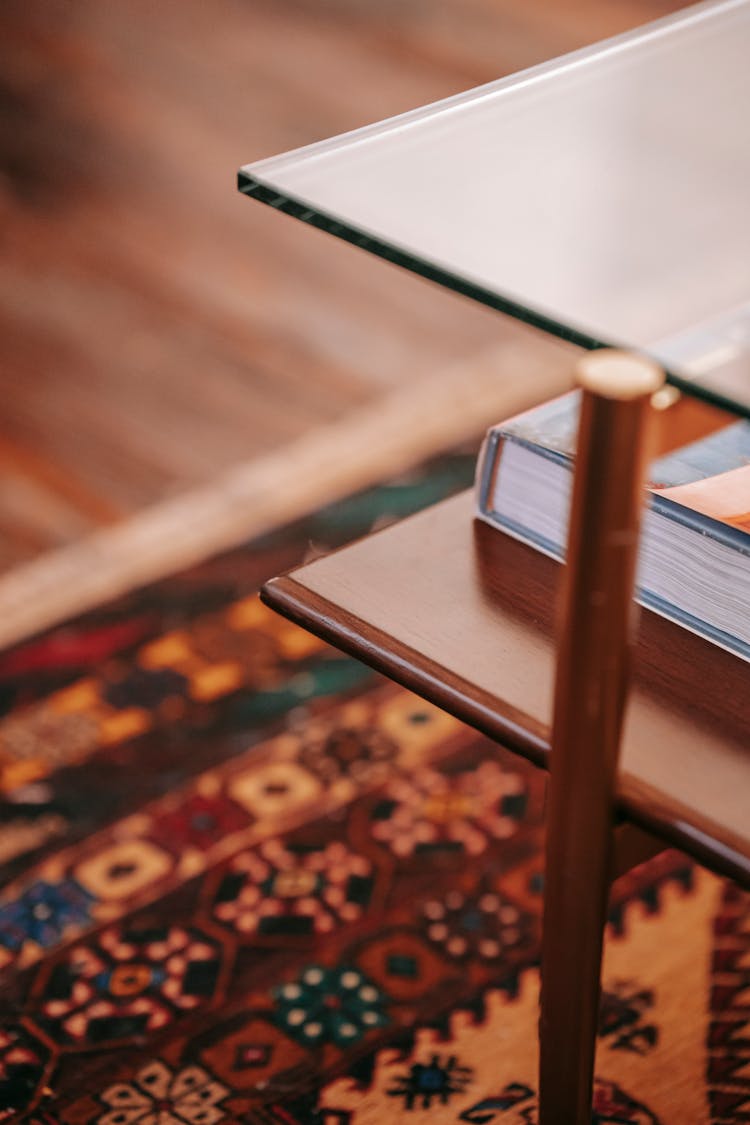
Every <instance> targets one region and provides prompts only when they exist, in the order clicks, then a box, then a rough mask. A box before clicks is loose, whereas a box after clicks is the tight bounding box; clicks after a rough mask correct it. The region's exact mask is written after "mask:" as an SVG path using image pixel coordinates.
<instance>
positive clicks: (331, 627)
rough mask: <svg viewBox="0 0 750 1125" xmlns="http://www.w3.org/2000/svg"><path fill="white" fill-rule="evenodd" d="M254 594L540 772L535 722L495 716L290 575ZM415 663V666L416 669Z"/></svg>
mask: <svg viewBox="0 0 750 1125" xmlns="http://www.w3.org/2000/svg"><path fill="white" fill-rule="evenodd" d="M260 596H261V600H262V601H263V602H264V603H265V604H266V605H267V606H269V607H270V608H271V609H273V610H276V612H277V613H280V614H282V615H283V616H284V617H287V618H289V620H290V621H293V622H294V623H295V624H296V625H300V626H301V627H302V628H303V629H307V630H308V631H309V632H311V633H314V634H315V635H316V636H318V637H320V638H321V639H322V640H324V641H327V642H328V643H329V644H332V645H334V646H335V647H336V648H340V649H341V650H342V651H343V652H346V653H348V654H349V655H350V656H354V657H356V659H357V660H362V661H363V662H364V663H365V664H368V665H369V666H370V667H371V668H374V669H375V671H376V672H382V673H383V674H384V675H386V676H388V677H390V678H391V679H393V680H395V681H396V682H397V683H399V684H401V686H402V687H405V688H408V689H409V690H410V691H414V692H416V693H417V694H419V695H422V696H425V697H426V698H428V699H429V700H430V701H431V702H434V703H435V704H436V705H437V706H438V707H442V708H443V710H444V711H448V712H449V713H450V714H451V715H455V716H456V718H458V719H460V720H461V721H462V722H464V723H467V724H468V725H469V726H471V727H474V728H475V730H478V731H480V732H481V733H482V734H486V735H487V736H488V737H489V738H491V739H493V741H495V742H500V743H502V745H503V746H507V747H508V748H509V749H511V750H513V751H515V753H517V754H520V755H521V756H522V757H524V758H526V759H527V760H528V761H530V762H532V763H533V764H534V765H535V766H543V767H545V768H546V760H547V755H548V753H549V743H548V742H547V739H546V737H545V731H544V728H543V726H542V724H541V723H540V724H537V725H536V729H534V727H532V720H530V719H529V718H528V716H526V715H520V714H519V716H518V720H517V721H513V719H511V718H506V717H504V716H500V715H498V714H497V712H496V711H495V710H494V709H493V707H492V697H491V696H490V695H488V694H486V693H484V692H481V691H479V690H478V689H477V688H476V687H474V686H473V685H472V684H471V683H469V682H468V681H467V680H464V679H462V678H461V677H459V676H455V675H453V674H452V673H449V672H447V671H446V670H445V669H444V668H441V667H440V666H439V665H438V664H436V663H434V662H433V661H430V660H427V659H425V657H423V656H419V657H417V654H416V653H415V652H414V651H413V650H412V649H410V648H409V646H408V645H405V644H402V643H400V642H398V641H394V639H393V638H392V637H391V636H390V635H389V634H387V633H385V632H383V631H382V630H380V629H377V628H376V627H375V626H373V625H370V624H368V623H367V622H365V621H362V619H361V618H358V617H356V616H355V615H354V614H350V613H345V612H343V611H342V610H340V609H339V608H338V607H335V606H333V605H332V604H331V603H330V602H329V601H327V599H326V598H322V597H321V596H320V595H319V594H314V593H312V592H311V591H310V590H309V589H308V588H307V587H306V586H303V585H302V584H301V583H299V582H296V581H295V579H294V578H293V577H291V576H290V575H282V576H281V577H280V578H273V579H272V580H271V581H270V582H267V583H266V584H265V585H264V586H263V587H262V588H261V591H260ZM417 660H418V661H419V667H416V662H417Z"/></svg>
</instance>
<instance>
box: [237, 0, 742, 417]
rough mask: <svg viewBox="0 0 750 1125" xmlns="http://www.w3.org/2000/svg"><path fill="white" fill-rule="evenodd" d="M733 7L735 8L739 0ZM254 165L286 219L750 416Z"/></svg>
mask: <svg viewBox="0 0 750 1125" xmlns="http://www.w3.org/2000/svg"><path fill="white" fill-rule="evenodd" d="M704 6H705V5H702V4H701V5H700V7H701V8H703V7H704ZM714 6H715V5H713V4H711V7H714ZM723 6H725V5H723ZM732 6H734V4H733V0H732ZM663 22H665V21H664V20H660V21H659V23H663ZM323 143H325V142H323ZM264 163H265V162H264ZM251 167H253V169H255V168H257V167H258V165H253V166H251V165H246V166H245V167H243V168H241V169H240V170H239V172H238V173H237V187H238V190H239V191H240V192H241V193H242V194H243V195H247V196H249V197H250V198H251V199H257V200H258V201H259V202H260V203H265V204H266V205H267V206H269V207H273V209H274V210H275V211H281V212H283V213H284V214H285V215H291V216H292V217H293V218H295V219H299V220H300V222H303V223H306V224H307V225H308V226H312V227H316V228H317V229H318V230H322V231H325V232H326V234H331V235H333V236H334V237H336V238H339V239H341V240H342V241H344V242H349V243H351V244H352V245H353V246H357V247H359V249H361V250H366V251H367V252H368V253H370V254H374V255H375V256H376V257H378V258H382V259H383V260H384V261H386V262H390V263H391V264H392V265H396V266H400V267H402V268H403V269H407V270H409V271H410V272H411V273H414V274H417V275H418V276H419V277H423V278H425V279H426V280H427V281H432V282H435V283H436V284H437V285H441V286H442V287H443V288H444V289H450V290H452V291H453V292H454V293H458V294H460V296H462V297H468V298H469V299H470V300H473V301H477V302H478V303H479V304H482V305H486V306H487V307H488V308H491V309H495V310H496V311H497V312H500V313H504V314H505V315H507V316H510V317H512V318H513V319H514V320H520V321H521V322H522V323H523V324H528V325H529V326H530V327H531V328H538V329H540V330H541V331H542V332H546V333H548V334H549V335H550V336H554V337H556V338H557V339H558V340H564V341H566V342H567V343H570V344H575V345H577V346H578V347H581V348H584V349H585V350H586V351H596V350H598V349H600V348H619V349H622V350H625V351H630V352H633V353H640V354H642V355H645V356H647V357H648V358H649V359H652V360H655V362H657V363H659V364H660V366H662V367H663V368H664V371H665V374H666V378H667V382H668V383H670V384H671V385H672V386H674V387H676V388H677V389H678V390H680V391H682V392H684V393H685V394H687V395H691V396H692V397H693V398H698V399H701V400H702V401H704V402H708V403H710V404H711V405H713V406H718V407H720V408H721V409H723V410H726V411H728V412H729V413H731V414H735V415H738V416H739V417H745V418H750V402H747V403H742V402H738V401H736V400H735V399H732V398H729V397H728V396H727V395H723V394H721V393H720V392H718V391H714V390H711V388H710V387H706V386H704V385H703V384H702V383H699V382H696V381H694V380H693V379H689V378H687V377H686V376H684V375H680V374H679V373H678V372H677V371H675V370H673V369H672V368H669V367H666V366H665V365H664V363H663V361H662V360H660V359H659V357H658V355H654V354H652V353H650V352H648V351H646V350H645V349H643V348H636V347H633V346H632V344H629V343H627V342H625V341H622V340H604V339H600V338H598V337H596V336H593V335H591V333H589V332H587V331H586V330H585V329H582V328H575V327H573V326H572V325H569V324H563V323H562V322H561V321H559V320H556V319H555V318H554V317H552V316H550V315H549V314H548V313H545V312H542V311H541V310H539V309H534V308H531V307H530V306H529V305H527V304H525V303H523V304H522V303H521V302H519V301H518V300H516V299H515V298H513V297H511V296H509V295H506V294H503V293H499V292H497V291H496V290H494V289H489V288H488V287H487V286H485V285H481V284H480V283H478V282H476V281H472V280H471V279H470V278H468V277H465V276H463V275H462V274H460V273H456V272H454V271H452V270H450V269H449V268H448V267H447V266H445V265H440V264H439V263H437V262H432V261H429V260H428V259H425V258H420V257H418V256H417V255H415V254H413V253H412V252H411V251H409V250H407V249H405V248H404V247H401V246H398V245H396V244H395V243H389V242H385V241H383V239H382V238H380V237H379V236H377V235H375V234H371V233H369V232H367V231H365V230H364V229H362V228H360V227H354V226H352V225H351V224H349V223H345V222H342V221H341V220H340V219H337V218H335V217H334V216H333V215H330V214H328V213H327V212H325V211H322V210H321V209H320V208H318V207H314V206H313V205H312V204H311V203H310V202H308V201H306V200H303V199H301V198H298V197H295V196H292V195H289V194H287V193H281V192H279V189H278V187H276V186H274V185H273V184H270V183H264V181H263V180H261V179H260V178H259V177H258V176H257V174H256V173H255V171H254V170H253V172H251V171H250V168H251Z"/></svg>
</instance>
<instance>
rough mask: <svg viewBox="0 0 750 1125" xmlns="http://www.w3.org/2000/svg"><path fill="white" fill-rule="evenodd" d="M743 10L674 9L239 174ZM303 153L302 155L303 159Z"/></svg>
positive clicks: (726, 0)
mask: <svg viewBox="0 0 750 1125" xmlns="http://www.w3.org/2000/svg"><path fill="white" fill-rule="evenodd" d="M746 6H747V0H702V2H700V3H697V4H691V5H689V6H688V7H687V8H681V9H678V10H677V11H676V12H670V13H669V14H668V15H666V16H661V17H659V18H658V19H655V20H650V21H649V22H648V23H645V24H641V25H639V26H638V27H634V28H631V29H630V30H628V31H623V32H620V33H619V34H618V35H612V36H609V37H608V38H606V39H600V40H598V41H597V42H596V43H590V44H588V45H587V46H584V47H579V48H578V49H577V50H574V51H568V52H566V53H565V54H563V55H556V56H555V57H554V58H551V59H546V60H545V61H544V62H541V63H537V64H536V65H534V66H530V67H526V68H525V69H523V70H518V71H515V72H514V73H512V74H507V75H505V76H504V77H503V78H496V79H493V80H492V81H491V82H486V83H484V84H482V85H479V86H474V87H472V88H471V89H469V90H462V91H461V92H459V93H458V94H453V95H451V96H450V97H447V98H442V99H439V100H438V101H435V102H430V103H428V104H427V105H422V106H417V107H416V108H414V109H409V110H406V111H405V112H404V113H399V114H395V115H394V116H392V117H386V118H384V119H383V120H382V121H375V122H372V123H371V124H369V125H363V126H360V127H359V128H356V129H350V130H348V131H347V132H345V133H339V134H337V135H336V136H334V137H327V138H325V139H323V140H320V141H314V142H313V143H311V144H309V145H302V146H301V147H299V148H294V149H289V150H288V151H286V152H281V153H278V154H277V155H275V156H268V157H264V158H262V159H261V160H255V161H251V162H250V163H249V164H245V165H243V167H242V168H241V169H240V172H241V173H245V174H246V175H247V176H248V177H249V178H251V179H257V180H258V182H263V173H264V172H266V171H270V170H273V171H274V172H279V171H283V170H284V167H285V166H286V165H287V164H288V163H294V164H297V163H299V162H300V161H301V160H304V161H305V162H307V161H309V160H315V159H316V158H317V157H320V156H326V155H328V154H329V153H331V152H335V151H336V149H338V148H347V149H350V148H351V147H352V145H354V144H359V143H365V142H366V141H369V140H372V139H374V138H376V137H378V136H380V135H381V134H383V133H393V132H394V131H395V130H397V129H405V128H408V127H409V126H410V125H415V124H418V123H419V122H420V121H423V120H424V119H425V118H428V117H429V118H435V117H438V116H440V115H441V114H444V113H450V112H451V111H453V110H456V109H461V108H462V107H463V106H464V105H465V104H466V103H467V102H478V101H480V100H482V99H484V98H488V97H493V96H494V95H495V94H497V93H499V92H500V91H501V90H505V89H511V88H513V87H518V86H522V85H530V84H531V83H533V82H537V81H540V80H542V79H544V78H547V77H549V75H551V74H553V73H554V72H559V71H565V70H568V69H571V68H573V67H575V66H578V65H581V64H585V63H587V62H591V61H593V60H594V59H599V58H602V57H603V56H605V55H608V54H614V53H616V52H619V51H623V50H627V49H632V48H633V47H636V46H637V45H639V44H640V43H644V42H647V41H650V40H655V39H659V38H661V37H663V36H664V35H668V34H669V33H670V31H671V30H672V28H673V26H674V25H675V24H679V25H680V26H681V27H689V26H690V25H692V24H697V23H701V22H703V21H704V20H707V19H712V18H715V17H716V16H717V15H719V14H720V13H722V12H731V11H733V10H734V9H740V8H743V7H746ZM303 153H304V156H302V154H303Z"/></svg>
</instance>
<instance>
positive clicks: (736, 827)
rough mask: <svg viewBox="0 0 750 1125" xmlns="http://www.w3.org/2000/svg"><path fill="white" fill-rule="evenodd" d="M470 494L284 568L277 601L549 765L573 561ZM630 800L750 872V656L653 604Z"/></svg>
mask: <svg viewBox="0 0 750 1125" xmlns="http://www.w3.org/2000/svg"><path fill="white" fill-rule="evenodd" d="M472 515H473V497H472V495H471V493H470V492H466V493H463V494H462V495H460V496H457V497H455V498H454V499H452V500H448V501H446V502H444V503H442V504H438V505H435V506H434V507H432V508H430V509H428V510H427V511H425V512H422V513H420V514H419V515H417V516H414V517H412V518H411V519H409V520H405V521H403V522H402V523H400V524H398V525H396V526H394V527H391V528H388V529H386V530H384V531H381V532H379V533H377V534H376V535H373V536H370V537H369V538H368V539H366V540H362V541H361V542H359V543H356V544H354V545H352V546H350V547H347V548H345V549H344V550H342V551H339V552H337V553H335V554H332V555H328V556H326V557H325V558H322V559H318V560H316V561H315V562H313V563H310V564H309V565H307V566H305V567H302V568H300V569H299V570H297V571H296V572H294V573H293V574H292V575H291V576H287V577H283V578H278V579H275V580H274V581H273V582H271V583H269V584H268V585H267V586H266V588H265V590H264V598H265V600H266V601H267V602H268V604H270V605H272V606H273V607H274V608H276V609H278V610H279V612H281V613H284V614H286V615H287V616H289V617H291V618H292V619H293V620H295V621H297V622H298V623H299V624H301V625H303V626H305V627H306V628H309V629H310V630H311V631H312V632H314V633H317V634H318V635H319V636H322V637H324V638H325V639H326V640H329V641H331V642H332V643H334V644H336V645H338V646H339V647H340V648H342V649H344V650H345V651H347V652H350V653H352V654H353V655H355V656H357V657H359V658H360V659H362V660H364V661H365V662H367V663H369V664H371V665H372V666H373V667H375V668H378V669H379V670H380V671H383V672H385V673H386V674H387V675H389V676H391V677H392V678H393V679H395V680H397V681H398V682H400V683H402V684H404V685H405V686H406V687H409V688H411V689H412V690H414V691H416V692H419V693H420V694H422V695H424V696H425V697H426V698H428V699H430V700H432V701H433V702H434V703H436V704H437V705H438V706H440V707H443V708H444V709H445V710H446V711H450V712H452V713H453V714H455V715H457V716H458V717H459V718H461V719H463V720H464V721H465V722H468V723H470V724H471V725H473V726H475V727H476V728H477V729H479V730H482V731H484V732H485V733H487V734H488V735H490V737H492V738H495V739H496V740H497V741H499V742H502V743H503V744H504V745H506V746H508V747H510V748H511V749H514V750H516V751H517V752H518V753H521V754H523V755H524V756H525V757H527V758H529V759H530V760H531V761H534V762H536V763H537V764H538V765H546V762H547V753H548V747H549V727H550V718H551V712H552V680H553V670H554V643H553V638H554V625H555V598H556V593H557V588H558V583H559V579H560V572H561V567H560V566H559V565H558V564H557V563H555V562H553V561H552V560H551V559H548V558H546V557H545V556H543V555H540V554H539V553H538V552H537V551H534V550H532V549H531V548H530V547H527V546H525V545H524V544H522V543H518V542H516V541H515V540H513V539H511V538H510V537H509V536H507V535H502V534H499V533H497V532H496V531H494V530H493V529H492V528H490V527H488V526H486V525H484V524H481V523H478V522H475V521H474V520H473V519H472ZM634 672H635V675H634V684H633V691H632V693H631V697H630V702H629V706H628V710H627V713H626V721H625V730H624V737H623V749H622V758H621V764H620V771H619V775H618V782H617V805H618V810H619V812H620V813H622V814H624V815H626V816H627V817H628V818H630V819H632V820H633V821H635V822H636V823H637V824H639V825H640V826H642V827H643V828H645V829H647V830H649V831H652V832H654V833H656V834H657V835H660V836H662V837H663V838H664V839H665V840H666V841H668V842H670V843H672V844H674V845H677V846H678V847H682V848H684V849H685V850H687V851H689V852H691V853H692V854H694V855H696V856H697V857H698V858H699V859H700V860H701V861H702V862H704V863H706V864H707V865H708V866H709V867H713V868H714V869H715V870H717V871H719V872H723V873H725V874H727V875H729V876H731V877H733V878H736V879H737V880H739V881H740V882H741V883H743V885H745V886H748V887H750V816H748V798H747V794H748V792H750V706H749V705H748V699H750V665H748V664H747V663H746V662H744V661H742V660H739V659H738V658H736V657H734V656H732V655H731V654H729V653H727V652H724V651H723V650H722V649H719V648H717V647H716V646H715V645H712V644H709V643H708V642H707V641H704V640H703V639H702V638H700V637H697V636H695V635H693V634H692V633H689V632H687V631H686V630H684V629H681V628H679V627H678V626H677V625H674V624H672V623H671V622H669V621H666V620H665V619H663V618H661V617H659V616H657V615H656V614H654V613H651V612H649V611H645V610H644V611H643V612H642V614H641V620H640V633H639V640H638V646H637V650H636V656H635V669H634Z"/></svg>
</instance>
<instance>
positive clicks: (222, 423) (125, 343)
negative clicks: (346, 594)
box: [0, 0, 681, 571]
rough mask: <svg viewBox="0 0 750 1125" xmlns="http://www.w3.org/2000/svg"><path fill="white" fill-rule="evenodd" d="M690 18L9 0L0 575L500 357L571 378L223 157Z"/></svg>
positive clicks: (561, 361) (536, 341)
mask: <svg viewBox="0 0 750 1125" xmlns="http://www.w3.org/2000/svg"><path fill="white" fill-rule="evenodd" d="M680 6H681V5H680V4H679V3H676V2H675V0H619V2H617V3H612V2H607V0H212V2H211V3H210V4H208V3H205V0H162V2H159V3H153V2H151V0H123V2H121V3H102V0H75V3H68V2H64V0H4V3H3V4H2V6H0V249H1V252H0V330H1V332H0V403H1V405H0V410H1V411H2V425H1V427H0V435H1V436H0V474H1V476H0V527H1V528H2V533H3V534H2V540H1V545H0V569H2V570H6V571H7V570H8V568H10V567H13V566H16V565H17V564H19V563H22V562H26V561H28V560H30V559H33V558H35V557H38V556H39V555H41V554H42V553H44V552H46V551H49V549H51V548H60V547H63V546H65V545H67V544H71V543H75V542H76V541H78V540H80V539H81V537H85V536H87V535H88V534H89V533H91V532H93V531H95V530H96V529H100V528H102V527H108V526H109V525H111V524H116V523H118V522H119V521H122V520H123V519H124V518H125V517H130V516H132V515H133V514H134V513H139V512H142V511H143V510H144V509H147V508H148V507H149V506H151V505H154V504H156V503H158V502H163V501H164V500H165V499H167V498H170V497H175V496H181V495H183V494H185V493H186V492H187V491H188V490H191V489H194V488H195V487H196V486H199V485H206V484H207V483H208V482H211V481H213V480H215V479H221V478H222V474H226V473H228V472H232V471H235V470H236V467H237V466H244V465H246V463H247V462H252V461H253V460H254V459H255V458H260V457H263V456H268V455H271V454H273V455H275V456H277V455H278V451H279V450H280V449H282V448H285V447H286V446H287V445H293V444H294V443H296V442H298V441H299V440H300V439H303V438H305V439H307V438H309V436H310V434H311V433H315V432H316V431H317V429H318V428H319V427H321V426H327V427H330V425H331V424H335V423H336V422H342V423H343V422H346V421H347V420H348V419H356V418H357V417H358V416H359V415H360V412H361V411H363V410H364V411H367V410H371V409H372V406H373V404H377V403H378V402H380V401H381V400H383V398H384V397H386V396H390V395H392V394H393V393H397V394H403V393H404V388H409V391H410V393H412V398H411V399H410V403H411V409H412V412H413V415H414V417H415V418H416V419H417V420H418V417H419V409H418V404H416V405H415V399H414V398H413V394H414V393H420V389H423V391H424V395H425V396H426V397H427V398H429V395H430V393H431V392H430V387H431V386H432V383H433V380H435V379H440V378H441V377H444V375H445V372H446V371H447V372H450V371H452V370H455V369H456V368H458V370H459V371H461V370H464V371H465V370H467V369H471V367H472V364H473V363H474V357H475V356H486V355H487V354H488V349H489V352H490V354H492V349H497V348H498V347H501V348H502V347H503V346H505V345H510V346H511V347H512V355H513V356H514V364H515V368H514V372H513V373H514V375H516V376H517V378H518V379H520V381H521V382H522V381H523V380H524V379H528V380H532V381H533V379H534V378H535V377H536V376H535V374H534V373H535V371H536V372H537V373H538V372H539V370H540V369H541V368H542V367H544V366H545V365H550V364H551V365H552V367H553V368H554V367H556V368H557V370H558V371H562V370H563V369H564V367H565V365H566V363H567V356H566V354H565V350H564V349H563V348H561V347H559V346H557V345H550V344H548V343H547V342H546V341H542V340H541V338H540V337H538V336H536V335H535V334H534V333H532V332H530V331H529V330H526V329H522V328H520V327H518V326H516V325H514V324H512V323H511V322H509V321H507V320H505V319H504V318H502V317H499V316H498V315H496V314H494V313H491V312H489V311H486V310H483V309H480V308H478V307H474V306H472V305H471V304H469V303H468V302H466V301H464V300H462V299H460V298H458V297H455V296H452V295H450V294H447V293H443V292H441V291H438V290H437V289H436V288H434V287H433V286H430V285H428V284H427V283H424V282H421V281H418V280H416V279H415V278H412V277H409V276H406V275H402V274H400V273H399V272H398V271H396V270H395V269H394V268H393V267H389V266H387V265H385V264H384V263H382V262H378V261H376V260H374V259H369V258H367V256H365V255H364V254H362V253H361V252H358V251H355V250H353V249H352V248H350V247H348V246H344V245H339V244H337V243H336V242H335V241H334V240H332V239H330V238H328V237H327V236H325V235H323V234H320V233H319V232H316V231H313V230H311V229H307V228H303V227H302V226H300V225H298V224H297V223H295V222H294V221H292V220H290V219H288V218H286V217H284V216H281V215H278V214H275V213H274V212H272V211H270V210H268V209H266V208H262V207H260V206H258V205H256V204H253V203H251V202H249V201H248V200H246V199H244V198H241V197H240V196H238V195H237V193H236V191H235V186H234V184H235V171H236V168H237V167H238V166H239V165H240V164H242V163H245V162H247V161H249V160H252V159H256V158H259V157H262V156H265V155H270V154H272V153H274V152H277V151H281V150H284V149H287V148H290V147H293V146H296V145H300V144H304V143H306V142H309V141H313V140H316V139H318V138H320V137H322V136H325V135H327V134H331V133H336V132H339V131H341V130H344V129H348V128H351V127H354V126H357V125H360V124H363V123H365V122H368V121H372V120H374V119H378V118H380V117H383V116H385V115H388V114H392V113H396V112H399V111H401V110H404V109H407V108H409V107H412V106H414V105H418V104H420V103H424V102H427V101H431V100H433V99H435V98H438V97H442V96H445V95H448V94H451V93H453V92H455V91H457V90H461V89H464V88H466V87H469V86H472V85H475V84H476V83H479V82H483V81H486V80H489V79H492V78H494V77H497V76H498V75H500V74H503V73H505V72H508V71H512V70H515V69H518V68H519V67H523V66H526V65H529V64H532V63H535V62H538V61H540V60H542V59H544V58H547V57H550V56H552V55H554V54H558V53H560V52H562V51H565V50H568V49H570V48H573V47H577V46H580V45H582V44H584V43H587V42H590V41H593V40H596V39H598V38H601V37H602V36H605V35H608V34H612V33H615V32H619V31H622V30H624V29H625V28H627V27H631V26H634V25H636V24H638V23H641V22H643V21H645V20H647V19H650V18H653V17H655V16H659V15H662V14H665V13H666V12H668V11H671V10H674V9H675V8H677V7H680ZM525 357H528V363H527V362H526V358H525ZM462 365H463V367H462ZM459 377H460V378H463V376H459ZM529 393H530V394H531V393H532V388H531V387H530V388H529ZM496 408H497V407H496V403H494V402H489V403H488V411H489V410H494V409H496ZM474 414H475V415H476V410H475V412H474ZM493 420H494V418H493V417H492V416H491V415H490V416H488V417H487V418H486V419H483V418H481V417H480V418H479V421H481V422H482V423H483V422H484V421H486V422H491V421H493ZM477 422H478V419H477V418H476V416H473V418H472V422H471V424H472V425H477ZM324 432H328V431H327V430H326V431H324ZM308 456H309V451H308ZM239 530H240V531H241V530H242V529H241V528H240V529H239Z"/></svg>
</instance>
